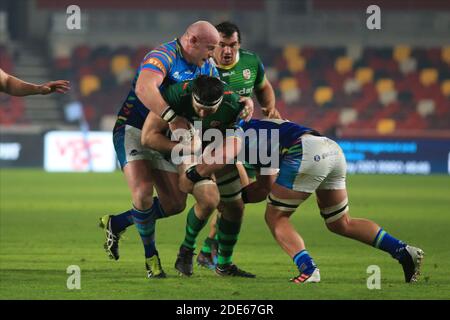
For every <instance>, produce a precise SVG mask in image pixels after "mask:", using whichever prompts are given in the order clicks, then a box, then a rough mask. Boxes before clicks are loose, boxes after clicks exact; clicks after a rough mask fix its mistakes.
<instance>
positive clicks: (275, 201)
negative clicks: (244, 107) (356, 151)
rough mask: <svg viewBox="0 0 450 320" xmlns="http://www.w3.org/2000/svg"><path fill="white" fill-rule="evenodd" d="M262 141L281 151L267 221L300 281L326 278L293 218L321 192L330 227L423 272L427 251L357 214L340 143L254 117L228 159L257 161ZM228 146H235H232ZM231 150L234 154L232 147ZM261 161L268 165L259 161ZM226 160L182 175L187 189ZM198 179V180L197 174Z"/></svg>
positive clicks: (408, 271)
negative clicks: (275, 134)
mask: <svg viewBox="0 0 450 320" xmlns="http://www.w3.org/2000/svg"><path fill="white" fill-rule="evenodd" d="M261 129H263V130H264V129H266V130H268V131H267V132H268V133H269V134H268V135H266V136H265V137H264V136H262V135H259V134H258V135H257V136H256V139H255V138H254V139H251V140H250V139H248V138H245V134H246V133H247V132H249V131H250V130H256V132H258V131H259V130H261ZM271 130H277V131H278V135H279V139H272V138H271V132H272V131H271ZM260 139H265V140H264V141H262V142H263V143H266V146H267V149H268V150H276V151H277V152H279V169H280V171H279V174H278V177H277V178H276V181H275V183H274V184H273V186H272V188H271V190H270V193H269V195H268V197H267V207H266V213H265V220H266V223H267V225H268V227H269V229H270V231H271V232H272V235H273V236H274V238H275V240H276V241H277V242H278V244H279V245H280V246H281V248H282V249H283V250H284V251H285V252H286V253H287V254H288V255H289V256H290V257H291V258H292V259H293V261H294V263H295V265H296V266H297V268H298V270H299V275H298V276H296V277H294V278H292V279H291V281H293V282H295V283H304V282H320V273H319V269H318V267H317V265H316V263H315V262H314V261H313V259H312V258H311V256H310V255H309V253H308V251H306V248H305V243H304V240H303V238H302V237H301V236H300V234H298V232H297V231H296V230H295V228H294V226H293V225H292V224H291V222H290V220H289V218H290V217H291V215H292V214H293V213H294V212H295V210H296V209H297V208H298V206H299V205H300V204H301V203H302V202H304V201H305V200H306V199H308V198H309V196H310V195H311V194H312V193H313V192H315V193H316V197H317V205H318V207H319V210H320V215H321V216H322V218H323V219H324V220H325V224H326V226H327V228H328V229H329V230H330V231H332V232H334V233H336V234H339V235H342V236H345V237H348V238H351V239H355V240H358V241H360V242H363V243H365V244H368V245H372V246H374V247H376V248H378V249H381V250H383V251H385V252H388V253H389V254H390V255H391V256H392V257H393V258H394V259H396V260H397V261H398V262H399V263H400V264H401V265H402V267H403V272H404V278H405V282H415V281H417V278H418V276H419V275H420V266H421V263H422V259H423V256H424V252H423V251H422V250H421V249H420V248H416V247H413V246H410V245H407V244H406V243H405V242H403V241H400V240H398V239H396V238H394V237H393V236H391V235H390V234H389V233H387V232H386V231H385V230H384V229H382V228H381V227H380V226H378V225H377V224H376V223H374V222H372V221H370V220H366V219H358V218H351V217H350V215H349V206H348V203H349V201H348V195H347V189H346V160H345V157H344V153H343V151H342V149H341V148H340V147H339V145H338V144H337V143H336V142H335V141H333V140H331V139H329V138H327V137H324V136H322V135H321V134H320V133H318V132H317V131H315V130H313V129H310V128H307V127H303V126H300V125H298V124H295V123H292V122H289V121H286V120H275V119H272V120H269V119H267V120H250V121H249V122H248V123H244V122H240V126H239V129H238V130H237V134H236V135H235V136H234V137H230V138H227V139H226V140H225V147H224V148H223V150H224V151H223V153H224V154H225V159H224V162H226V161H228V160H229V159H230V158H234V157H235V156H236V155H237V153H236V152H237V151H236V150H239V149H242V150H243V151H244V156H243V157H244V158H246V160H247V161H250V159H251V151H250V149H253V150H256V149H257V148H259V146H260V141H259V140H260ZM227 144H230V145H232V146H233V148H230V147H228V148H227V147H226V146H227ZM226 150H228V154H226V153H227V151H226ZM256 165H262V164H261V163H256ZM222 167H223V165H222V164H209V165H208V164H206V163H205V162H203V163H202V164H198V165H195V166H193V167H191V168H189V170H188V171H186V174H184V175H181V176H180V188H181V190H183V191H185V192H188V191H189V190H190V189H191V188H192V184H193V183H194V182H195V181H196V180H198V179H201V178H203V177H205V176H210V175H211V174H213V173H214V172H215V171H216V170H220V169H221V168H222ZM193 176H194V177H196V179H192V177H193Z"/></svg>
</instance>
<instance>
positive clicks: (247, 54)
mask: <svg viewBox="0 0 450 320" xmlns="http://www.w3.org/2000/svg"><path fill="white" fill-rule="evenodd" d="M239 55H240V56H241V58H253V59H257V60H259V56H258V55H257V54H256V53H254V52H252V51H249V50H246V49H239Z"/></svg>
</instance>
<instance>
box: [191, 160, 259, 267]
mask: <svg viewBox="0 0 450 320" xmlns="http://www.w3.org/2000/svg"><path fill="white" fill-rule="evenodd" d="M236 168H237V170H238V172H239V177H240V179H241V185H242V186H244V187H245V186H247V185H248V184H249V182H250V180H249V175H248V174H247V171H246V169H247V168H246V167H244V165H242V164H240V163H239V164H236ZM250 175H251V174H250ZM218 215H219V213H216V214H214V215H213V216H212V218H211V219H210V224H209V234H208V237H207V238H206V239H205V241H204V242H203V246H202V249H201V250H200V252H199V254H198V256H197V264H198V265H199V266H202V267H206V268H208V269H215V267H216V262H217V249H218V242H217V221H218Z"/></svg>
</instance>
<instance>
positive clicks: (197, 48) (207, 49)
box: [193, 39, 217, 67]
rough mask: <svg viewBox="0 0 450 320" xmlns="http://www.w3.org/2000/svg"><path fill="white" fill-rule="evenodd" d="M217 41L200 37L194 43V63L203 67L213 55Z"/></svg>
mask: <svg viewBox="0 0 450 320" xmlns="http://www.w3.org/2000/svg"><path fill="white" fill-rule="evenodd" d="M216 46H217V41H215V40H213V39H209V40H207V39H204V40H203V39H198V40H197V41H196V42H195V43H194V45H193V58H194V64H196V65H197V66H199V67H201V66H202V65H203V64H204V63H205V62H206V61H207V60H208V59H209V58H211V57H213V55H214V49H215V48H216Z"/></svg>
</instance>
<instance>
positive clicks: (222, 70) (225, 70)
mask: <svg viewBox="0 0 450 320" xmlns="http://www.w3.org/2000/svg"><path fill="white" fill-rule="evenodd" d="M236 60H237V61H236V62H235V63H234V64H232V65H230V66H221V65H217V70H218V71H219V75H220V79H221V80H222V81H224V82H226V83H227V84H228V85H229V86H230V87H231V89H232V90H233V91H234V92H236V93H237V94H238V95H240V96H245V97H251V96H252V95H253V90H254V89H255V88H260V87H261V86H262V85H263V83H264V79H265V73H264V65H263V64H262V62H261V60H260V59H259V57H258V56H257V55H256V54H254V53H252V52H250V51H247V50H243V49H239V55H238V56H237V59H236Z"/></svg>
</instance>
